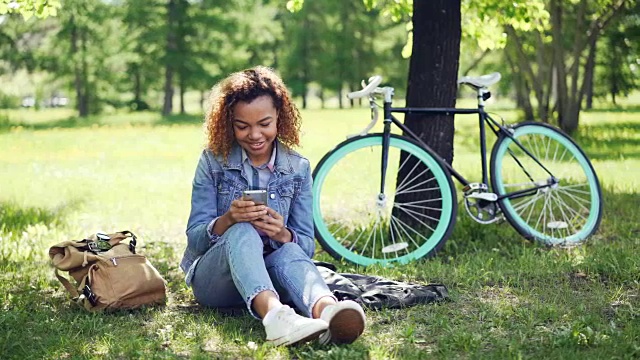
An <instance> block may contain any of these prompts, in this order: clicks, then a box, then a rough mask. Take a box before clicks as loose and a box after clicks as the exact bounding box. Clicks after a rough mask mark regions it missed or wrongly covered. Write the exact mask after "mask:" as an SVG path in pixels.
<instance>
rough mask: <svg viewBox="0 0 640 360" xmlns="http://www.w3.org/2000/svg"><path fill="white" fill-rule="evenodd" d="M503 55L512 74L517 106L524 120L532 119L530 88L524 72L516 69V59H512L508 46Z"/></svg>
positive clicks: (533, 117)
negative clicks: (522, 113)
mask: <svg viewBox="0 0 640 360" xmlns="http://www.w3.org/2000/svg"><path fill="white" fill-rule="evenodd" d="M504 57H505V59H506V60H507V64H509V69H510V70H511V73H512V74H513V78H514V86H515V89H516V103H517V106H518V108H520V109H522V111H523V112H524V119H525V120H534V119H535V116H534V114H533V106H532V105H531V88H530V87H529V85H528V84H527V79H526V77H525V74H523V73H521V72H520V71H518V67H517V65H516V61H514V60H513V57H514V55H513V54H512V53H511V52H509V51H508V48H507V49H505V55H504ZM515 57H517V55H515Z"/></svg>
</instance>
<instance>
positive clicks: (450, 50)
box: [405, 0, 461, 164]
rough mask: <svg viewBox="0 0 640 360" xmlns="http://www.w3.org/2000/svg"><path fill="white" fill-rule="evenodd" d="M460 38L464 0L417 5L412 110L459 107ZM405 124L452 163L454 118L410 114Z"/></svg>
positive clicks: (436, 0)
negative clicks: (461, 3) (413, 108)
mask: <svg viewBox="0 0 640 360" xmlns="http://www.w3.org/2000/svg"><path fill="white" fill-rule="evenodd" d="M460 35H461V25H460V0H453V1H452V0H433V1H414V2H413V45H412V48H413V52H412V55H411V60H410V62H409V79H408V84H407V106H408V107H421V106H423V107H426V106H431V107H455V105H456V90H457V83H456V81H457V78H458V65H459V57H460ZM405 124H406V125H407V127H409V129H411V130H412V131H413V132H414V133H415V134H417V135H418V136H420V138H422V139H423V140H424V141H425V142H426V143H427V144H428V145H429V146H431V147H432V149H433V150H435V151H436V153H438V154H439V155H440V157H442V159H444V160H445V161H446V162H447V163H449V164H451V163H452V161H453V132H454V123H453V115H435V116H426V115H407V117H406V120H405Z"/></svg>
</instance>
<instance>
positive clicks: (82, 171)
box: [0, 108, 640, 359]
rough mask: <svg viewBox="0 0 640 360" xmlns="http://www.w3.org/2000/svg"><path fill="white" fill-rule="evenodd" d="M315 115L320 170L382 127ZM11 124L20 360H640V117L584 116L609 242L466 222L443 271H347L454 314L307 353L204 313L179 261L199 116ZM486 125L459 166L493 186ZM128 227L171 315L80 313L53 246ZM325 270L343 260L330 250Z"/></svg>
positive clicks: (425, 265)
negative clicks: (327, 159) (484, 163)
mask: <svg viewBox="0 0 640 360" xmlns="http://www.w3.org/2000/svg"><path fill="white" fill-rule="evenodd" d="M500 113H501V114H502V115H503V116H505V117H506V118H511V117H513V116H514V114H513V112H509V111H500ZM58 115H60V114H58ZM31 118H33V119H34V120H33V121H30V119H31ZM47 118H49V120H47ZM303 118H304V124H303V131H304V134H303V139H302V147H301V149H300V152H302V153H303V154H305V155H306V156H308V157H309V159H310V160H311V162H312V164H316V163H317V162H318V161H319V160H320V159H321V157H322V155H323V154H324V153H325V152H326V151H327V150H329V149H331V148H332V147H333V146H335V144H337V143H338V142H339V141H342V140H343V139H344V138H345V135H346V134H349V133H357V132H358V131H359V130H361V129H362V128H364V126H365V125H366V123H367V119H368V112H367V110H366V109H364V108H361V109H345V110H337V109H331V110H307V111H303ZM16 119H17V120H16ZM467 120H469V121H467ZM10 121H12V122H13V123H14V124H15V123H20V124H21V126H19V127H10V126H8V125H7V124H6V123H5V124H4V125H3V124H2V123H0V228H1V230H0V274H1V275H0V278H1V281H0V306H2V311H1V312H0V358H2V359H8V358H16V359H23V358H69V357H70V358H104V357H107V358H210V357H216V358H218V357H220V358H288V357H297V358H309V359H315V358H327V359H338V358H367V359H389V358H397V359H407V358H409V359H411V358H427V357H428V358H431V357H435V358H482V359H485V358H496V359H504V358H520V357H522V358H580V359H583V358H584V359H586V358H591V359H601V358H637V357H640V257H638V255H637V254H638V253H640V228H639V227H638V224H639V223H640V221H639V220H640V215H638V211H637V207H638V204H640V194H639V192H638V190H637V189H638V187H639V185H640V180H639V178H640V170H639V169H640V113H639V112H632V111H629V112H617V111H606V112H603V111H591V112H588V113H584V117H583V125H584V126H583V127H582V128H581V131H580V133H579V134H577V135H576V139H577V141H578V142H579V144H581V145H582V146H583V147H584V150H585V151H586V153H587V154H588V155H590V156H591V157H592V159H593V163H594V167H595V168H596V171H597V172H598V175H599V176H600V178H601V182H602V184H603V188H604V196H605V211H604V213H605V216H604V218H603V222H602V225H601V228H600V231H599V233H598V234H596V235H595V236H593V237H592V238H591V239H590V240H589V241H588V242H587V243H586V244H585V245H582V246H577V247H570V248H553V249H549V248H545V247H542V246H539V245H537V244H532V243H529V242H527V241H525V240H523V239H522V238H521V237H520V236H519V235H518V234H517V233H516V232H515V231H513V230H512V229H511V228H510V226H509V225H508V224H506V223H502V224H495V225H485V226H483V225H479V224H476V223H474V222H473V221H471V220H470V219H469V218H468V217H467V216H466V215H465V214H464V213H463V211H464V210H462V208H461V211H459V214H458V215H459V216H458V223H457V224H456V228H455V230H454V233H453V236H452V238H451V239H449V240H448V242H447V243H446V245H445V247H444V249H443V251H442V252H441V253H440V254H439V255H438V256H437V257H435V258H432V259H429V260H426V261H420V262H416V263H413V264H409V265H403V266H398V267H395V268H378V267H372V268H366V269H364V268H355V267H353V266H351V265H349V264H338V265H339V271H343V272H360V273H369V274H375V275H382V276H386V277H389V278H393V279H397V280H403V281H416V282H421V283H430V282H438V283H443V284H445V285H446V286H447V287H448V289H449V291H450V294H451V301H447V302H443V303H439V304H428V305H420V306H415V307H411V308H408V309H403V310H382V311H378V312H374V311H368V312H367V315H368V327H367V329H366V331H365V334H364V335H363V336H362V337H361V338H360V339H359V340H358V341H357V342H356V343H354V344H352V345H349V346H320V345H317V344H315V343H310V344H307V345H304V346H299V347H294V348H272V347H269V346H267V345H264V344H263V339H264V331H263V329H262V326H261V325H260V323H259V322H258V321H256V320H254V319H253V318H251V317H249V316H239V317H232V316H228V315H224V314H221V313H218V312H216V311H214V310H208V309H203V308H200V307H199V306H197V304H195V303H194V301H193V296H192V294H191V292H190V290H189V289H188V288H186V286H185V285H184V281H183V274H182V272H181V271H180V270H179V268H178V263H179V260H180V258H181V255H182V250H183V248H184V244H185V242H186V239H185V236H184V227H185V223H186V219H187V216H188V212H189V198H190V191H191V179H192V176H193V171H194V170H195V165H196V162H197V159H198V156H199V153H200V151H201V149H202V146H203V144H204V142H205V137H204V135H203V132H202V127H201V124H200V123H199V119H198V116H192V117H189V116H183V117H180V116H176V117H173V118H170V119H164V120H163V119H160V117H159V116H157V115H155V114H151V113H141V114H114V115H106V116H102V117H94V118H91V119H90V120H89V121H86V122H85V121H78V120H76V119H73V118H67V115H60V116H59V117H58V118H57V119H56V114H55V113H51V116H44V115H43V113H34V116H33V117H31V113H25V112H22V113H14V114H12V115H11V118H10ZM476 123H477V121H475V118H469V119H466V118H461V119H460V120H459V121H458V122H457V123H456V133H457V136H456V154H455V159H454V166H455V167H456V168H458V169H462V170H464V171H462V173H463V175H465V176H469V177H470V178H472V179H473V178H474V177H477V174H478V173H479V165H478V159H479V154H478V153H477V150H476V149H477V140H476V139H475V137H474V136H475V134H476V132H475V127H474V126H475V124H476ZM2 126H4V127H2ZM490 143H492V141H491V142H490ZM346 176H347V179H348V174H346ZM459 198H460V197H459ZM125 229H128V230H132V231H134V232H135V233H136V234H137V235H138V236H139V238H140V242H141V244H142V250H141V252H143V253H145V254H146V255H147V256H149V258H150V260H151V262H152V263H153V264H154V265H155V266H156V267H157V268H158V269H159V270H160V272H161V273H162V274H163V275H164V276H165V277H166V279H167V280H168V285H169V301H168V304H167V306H165V307H163V308H158V309H143V310H139V311H131V312H119V313H113V314H89V313H86V312H85V311H83V310H81V309H78V308H76V307H74V306H72V305H71V304H70V303H69V301H68V299H67V296H66V293H64V292H63V289H62V288H61V286H60V285H59V283H58V282H57V280H56V279H55V277H54V276H53V274H52V269H51V267H50V266H49V264H48V257H47V250H48V247H49V246H50V245H52V244H54V243H56V242H59V241H62V240H67V239H80V238H82V237H84V236H86V235H89V234H90V233H93V232H95V231H97V230H104V231H116V230H125ZM317 258H318V259H320V260H326V261H332V262H335V261H334V260H333V259H331V258H329V257H328V256H327V254H326V253H324V252H323V251H322V250H321V249H318V255H317Z"/></svg>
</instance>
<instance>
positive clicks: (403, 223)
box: [394, 216, 428, 246]
mask: <svg viewBox="0 0 640 360" xmlns="http://www.w3.org/2000/svg"><path fill="white" fill-rule="evenodd" d="M394 218H395V219H396V221H397V222H399V223H400V224H402V225H404V226H403V229H405V231H406V229H409V230H411V231H412V232H413V233H414V234H416V235H418V236H419V237H420V238H422V239H423V240H424V241H425V242H426V241H427V240H428V239H427V238H426V237H425V236H424V235H422V234H420V233H419V232H417V231H416V230H415V229H414V228H413V227H411V226H409V225H407V224H406V223H405V222H404V221H402V220H400V219H398V218H397V217H395V216H394ZM407 236H408V237H409V239H410V240H411V242H413V243H414V245H416V246H417V244H416V243H415V241H414V240H413V238H412V237H411V236H410V235H409V234H407Z"/></svg>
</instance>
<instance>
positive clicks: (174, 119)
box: [0, 113, 203, 133]
mask: <svg viewBox="0 0 640 360" xmlns="http://www.w3.org/2000/svg"><path fill="white" fill-rule="evenodd" d="M136 115H139V116H136ZM149 115H152V116H151V117H149ZM110 118H113V119H114V120H110ZM202 121H203V119H202V117H201V116H199V115H192V114H175V115H170V116H161V115H160V114H157V116H155V114H149V113H139V114H138V113H123V114H122V117H117V116H109V117H105V116H102V115H93V116H88V117H84V118H82V117H77V116H73V117H69V118H66V119H61V120H55V121H48V122H41V123H25V122H11V121H9V120H8V118H6V117H5V118H0V133H1V132H7V131H10V130H11V129H14V128H23V129H28V130H51V129H80V128H88V127H94V126H122V125H151V126H168V125H197V124H200V123H202Z"/></svg>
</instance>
